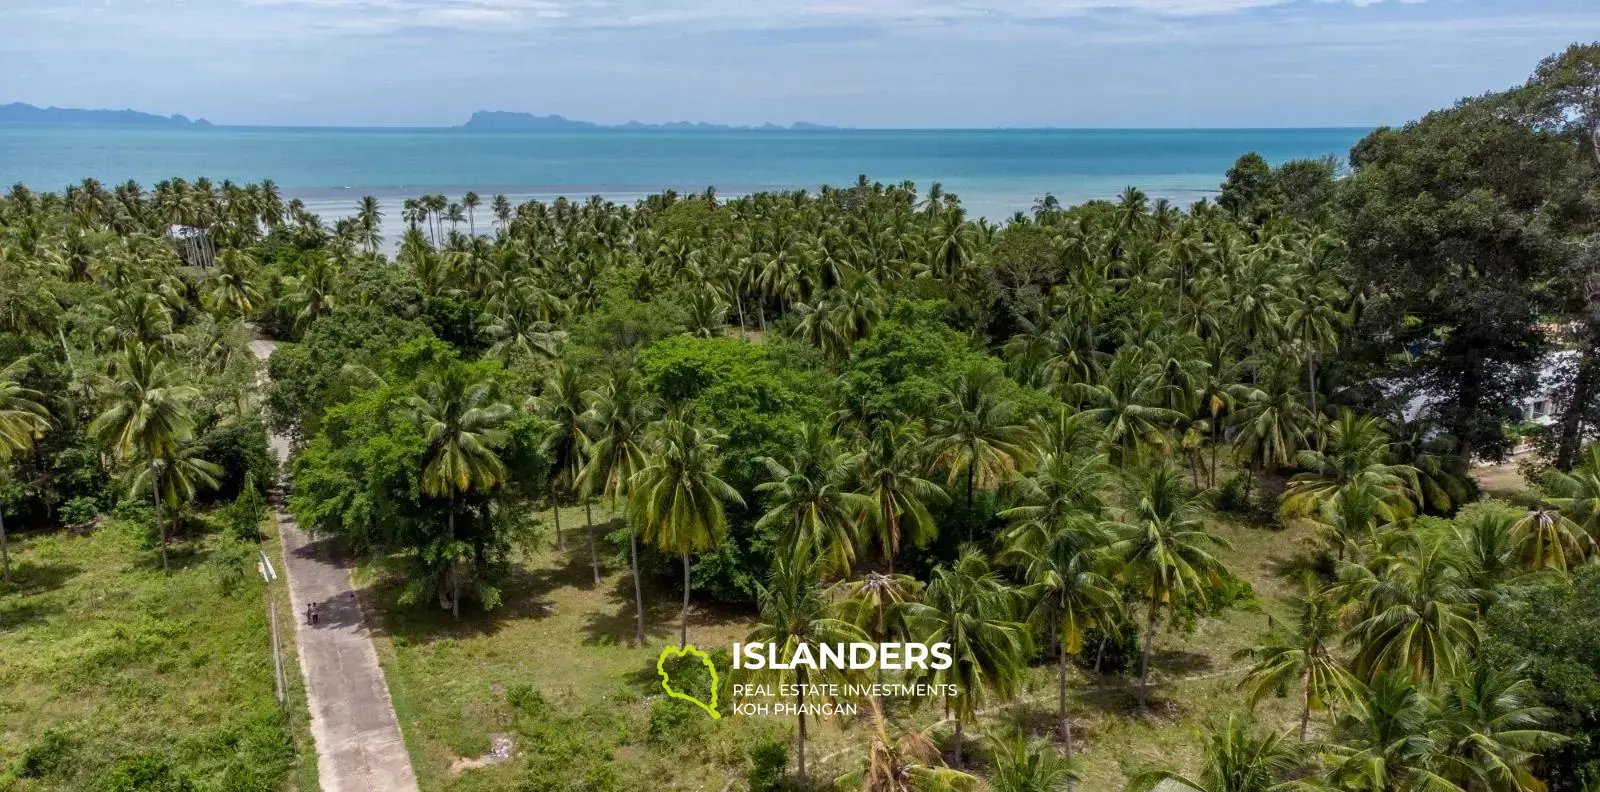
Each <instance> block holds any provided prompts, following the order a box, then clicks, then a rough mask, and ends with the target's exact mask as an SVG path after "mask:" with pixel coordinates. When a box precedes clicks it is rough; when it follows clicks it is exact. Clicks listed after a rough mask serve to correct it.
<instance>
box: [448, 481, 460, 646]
mask: <svg viewBox="0 0 1600 792" xmlns="http://www.w3.org/2000/svg"><path fill="white" fill-rule="evenodd" d="M448 522H449V524H450V543H451V544H455V541H456V499H455V498H451V499H450V516H449V518H448ZM451 552H454V551H453V550H452V551H451ZM450 617H451V618H453V619H455V620H456V621H461V564H460V562H458V561H456V560H455V559H451V560H450Z"/></svg>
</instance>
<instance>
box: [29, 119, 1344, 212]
mask: <svg viewBox="0 0 1600 792" xmlns="http://www.w3.org/2000/svg"><path fill="white" fill-rule="evenodd" d="M1366 131H1367V130H1364V129H1229V130H1025V131H1024V130H1017V131H1013V130H992V131H987V130H986V131H973V130H956V131H938V130H928V131H889V130H883V131H877V130H874V131H854V130H852V131H822V132H775V131H774V132H621V131H605V132H584V133H566V132H528V133H489V132H464V131H459V130H447V129H381V130H373V129H283V128H273V129H268V128H227V127H224V128H212V129H140V128H110V127H23V126H10V127H8V126H0V184H3V185H9V184H12V183H15V182H21V183H23V184H26V185H28V186H29V187H32V188H35V189H40V190H59V189H61V188H62V187H63V186H65V185H67V184H69V183H73V182H77V181H79V180H81V179H83V178H85V177H94V178H96V179H99V180H101V181H102V182H105V183H107V184H108V185H110V184H115V183H120V182H123V181H126V180H128V179H135V180H137V181H139V182H141V183H142V184H144V185H145V186H146V187H148V186H149V185H151V184H153V183H155V182H156V181H159V180H161V179H166V178H171V177H173V176H183V177H186V178H190V179H192V178H194V177H197V176H208V177H210V178H211V179H212V180H214V181H221V180H222V179H232V180H234V181H236V182H251V181H260V180H262V179H272V180H274V181H276V182H277V183H278V185H279V187H280V188H281V189H282V191H283V193H284V194H285V195H286V196H288V197H298V198H302V199H304V200H306V202H307V204H308V205H309V206H310V207H311V208H312V209H313V210H315V211H318V212H320V213H322V214H324V215H325V216H330V217H331V216H339V215H344V214H348V213H349V212H350V211H351V210H352V209H353V207H354V205H355V202H356V200H357V199H358V198H359V197H361V196H362V195H369V194H370V195H377V196H378V197H379V198H380V199H385V200H384V203H385V206H384V210H385V212H386V213H393V214H398V212H399V208H400V207H399V206H398V203H399V199H400V198H403V197H410V196H415V195H418V194H421V193H424V192H443V193H446V194H449V195H452V196H459V195H460V194H462V193H465V192H466V191H467V190H476V191H478V192H479V193H481V194H483V195H484V197H485V199H487V198H488V197H489V196H490V195H492V194H493V193H505V194H507V195H509V196H512V197H514V198H519V199H524V198H528V197H539V198H546V199H548V198H553V197H555V196H557V195H567V196H569V197H587V196H590V195H603V196H606V197H608V198H613V199H618V200H633V199H637V198H639V197H642V196H644V195H648V194H650V193H652V192H657V191H660V190H662V189H666V188H673V189H677V190H680V191H690V190H701V189H704V188H705V187H707V186H711V185H715V186H716V187H717V189H718V191H719V193H720V194H723V195H738V194H743V193H748V192H754V191H757V190H765V189H784V188H796V187H806V188H815V187H817V186H820V185H823V184H833V185H846V184H850V183H852V182H854V181H855V179H856V176H857V175H859V174H866V175H867V176H869V177H870V178H872V179H873V180H875V181H883V182H899V181H902V180H906V179H910V180H912V181H915V182H916V183H917V184H918V186H919V187H921V188H924V189H925V188H926V187H927V185H929V184H931V183H932V182H935V181H939V182H943V183H944V186H945V187H946V188H947V189H948V190H949V191H951V192H954V193H956V194H958V195H959V196H960V197H961V198H962V201H963V203H964V204H965V205H966V206H967V207H968V209H969V210H970V211H972V212H973V213H974V214H978V215H982V216H986V217H990V218H992V219H1000V218H1003V217H1006V216H1009V215H1010V214H1011V213H1012V212H1014V211H1016V210H1019V209H1023V210H1025V209H1028V208H1029V207H1030V206H1032V204H1033V202H1034V201H1035V200H1036V199H1038V198H1039V197H1041V196H1043V195H1044V194H1045V193H1053V194H1054V195H1055V196H1056V197H1057V198H1059V199H1060V200H1061V201H1062V202H1064V203H1073V202H1078V201H1082V200H1086V199H1089V198H1097V197H1110V196H1113V195H1115V194H1116V193H1117V192H1119V191H1120V190H1121V189H1122V188H1123V187H1125V186H1127V185H1130V184H1131V185H1137V186H1139V187H1141V188H1143V189H1144V190H1145V191H1146V192H1147V193H1150V194H1151V195H1152V196H1156V197H1166V198H1171V199H1173V200H1174V201H1178V202H1181V203H1189V202H1191V201H1193V200H1196V199H1198V198H1200V197H1201V196H1203V195H1206V194H1208V193H1210V192H1211V191H1214V190H1215V189H1216V188H1217V186H1218V184H1219V183H1220V182H1221V181H1222V178H1223V174H1224V173H1225V172H1226V171H1227V169H1228V166H1229V165H1231V164H1232V163H1233V161H1234V159H1235V158H1237V157H1238V156H1239V155H1240V154H1243V153H1245V152H1246V151H1252V150H1254V151H1257V152H1260V153H1261V154H1262V156H1264V157H1266V158H1267V159H1268V160H1269V161H1271V162H1274V163H1276V162H1281V161H1283V160H1287V159H1295V158H1302V157H1321V156H1325V155H1329V154H1332V155H1335V156H1338V157H1340V158H1343V157H1344V156H1345V155H1346V154H1347V153H1348V152H1349V150H1350V147H1351V145H1352V144H1354V143H1355V142H1356V141H1357V140H1359V139H1360V138H1361V137H1362V136H1363V135H1364V134H1365V133H1366ZM391 203H392V204H393V205H392V206H391V205H389V204H391Z"/></svg>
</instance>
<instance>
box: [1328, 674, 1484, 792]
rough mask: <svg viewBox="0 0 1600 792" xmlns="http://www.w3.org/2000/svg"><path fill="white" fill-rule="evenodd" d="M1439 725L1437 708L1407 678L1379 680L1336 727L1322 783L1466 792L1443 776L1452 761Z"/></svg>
mask: <svg viewBox="0 0 1600 792" xmlns="http://www.w3.org/2000/svg"><path fill="white" fill-rule="evenodd" d="M1436 725H1437V724H1436V722H1435V718H1434V706H1433V702H1431V701H1429V700H1428V696H1427V694H1426V692H1425V691H1423V690H1422V689H1421V688H1420V687H1418V686H1417V685H1416V683H1415V682H1413V681H1412V680H1411V678H1410V676H1409V675H1407V674H1403V673H1400V674H1380V675H1378V676H1377V677H1375V678H1374V679H1373V680H1372V684H1371V686H1370V687H1369V688H1368V690H1367V694H1366V695H1365V696H1364V697H1363V699H1362V702H1361V705H1360V706H1356V707H1352V708H1350V710H1348V711H1347V712H1346V713H1345V714H1344V715H1343V716H1342V717H1340V718H1339V722H1338V724H1337V725H1336V726H1335V727H1334V736H1333V739H1332V740H1330V741H1329V742H1328V743H1327V744H1326V745H1325V747H1324V752H1325V753H1326V756H1325V757H1324V760H1323V761H1324V763H1325V764H1326V765H1327V768H1326V770H1325V772H1324V774H1323V778H1324V781H1325V782H1326V783H1327V784H1328V785H1329V786H1332V787H1333V788H1335V789H1352V790H1371V792H1389V791H1390V790H1393V791H1394V792H1467V791H1466V790H1465V789H1463V788H1462V787H1461V786H1459V785H1457V784H1456V783H1455V782H1453V781H1451V780H1450V779H1449V778H1447V777H1446V776H1445V775H1444V774H1443V771H1444V770H1445V767H1446V765H1447V764H1450V757H1449V754H1448V753H1447V748H1446V745H1445V743H1444V742H1443V741H1442V740H1441V737H1442V735H1441V734H1440V733H1439V732H1438V730H1437V729H1436Z"/></svg>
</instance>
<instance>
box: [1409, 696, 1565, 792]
mask: <svg viewBox="0 0 1600 792" xmlns="http://www.w3.org/2000/svg"><path fill="white" fill-rule="evenodd" d="M1534 695H1535V694H1534V691H1533V689H1532V685H1530V684H1529V683H1528V681H1527V680H1525V679H1517V678H1515V677H1512V676H1510V675H1508V674H1506V673H1505V672H1503V671H1499V670H1496V669H1493V668H1490V667H1489V666H1487V665H1481V664H1480V665H1474V666H1473V667H1472V668H1470V669H1468V670H1467V671H1466V672H1465V673H1462V674H1458V675H1456V676H1455V677H1454V678H1453V679H1451V680H1450V684H1449V685H1447V686H1446V687H1445V689H1444V690H1443V691H1442V692H1441V693H1440V695H1439V701H1438V720H1439V729H1438V732H1439V736H1438V740H1439V743H1440V744H1441V747H1442V748H1443V751H1444V753H1445V755H1446V756H1447V757H1449V758H1448V760H1447V761H1446V762H1445V765H1444V768H1443V773H1442V774H1443V775H1444V776H1446V777H1447V778H1450V779H1451V780H1453V781H1455V782H1456V783H1457V784H1460V785H1461V786H1462V787H1463V788H1465V789H1469V790H1478V789H1483V790H1494V791H1495V792H1539V791H1540V790H1543V789H1545V785H1544V783H1543V782H1542V781H1540V780H1538V779H1537V778H1535V777H1534V775H1533V772H1532V769H1531V765H1532V764H1533V761H1534V759H1536V758H1537V757H1538V753H1539V752H1540V751H1542V750H1545V749H1548V748H1554V747H1556V746H1559V745H1561V744H1562V743H1565V742H1567V739H1568V738H1566V737H1563V736H1562V735H1560V734H1556V733H1554V732H1550V731H1545V730H1543V729H1540V728H1539V726H1541V725H1542V724H1545V723H1549V722H1551V721H1553V720H1554V719H1555V713H1554V712H1553V711H1551V710H1549V709H1546V708H1544V707H1538V706H1534V705H1533V704H1531V703H1530V702H1531V701H1532V700H1533V698H1534Z"/></svg>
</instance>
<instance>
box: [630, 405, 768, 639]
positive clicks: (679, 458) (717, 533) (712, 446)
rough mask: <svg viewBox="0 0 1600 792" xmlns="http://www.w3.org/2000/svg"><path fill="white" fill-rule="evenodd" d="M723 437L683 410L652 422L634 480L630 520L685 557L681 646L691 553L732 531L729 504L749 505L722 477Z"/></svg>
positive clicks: (647, 537) (649, 537)
mask: <svg viewBox="0 0 1600 792" xmlns="http://www.w3.org/2000/svg"><path fill="white" fill-rule="evenodd" d="M723 439H724V438H723V435H721V434H718V433H717V432H716V431H715V430H712V429H709V428H702V427H699V426H696V425H695V424H693V423H692V422H691V421H690V419H689V417H688V416H687V415H686V414H684V413H683V412H677V413H674V414H672V415H669V416H668V417H666V418H663V419H662V420H659V421H656V422H655V423H654V424H652V425H651V426H650V429H649V432H648V435H647V438H646V442H645V447H646V448H647V449H648V454H649V456H648V457H647V459H648V463H647V464H646V466H645V467H644V468H642V469H640V470H639V472H638V473H635V474H634V476H633V478H632V479H631V480H629V482H628V489H629V492H630V496H629V499H628V514H629V519H631V520H633V521H635V522H636V523H637V524H638V525H639V526H640V529H641V530H640V532H641V533H642V534H643V535H644V540H645V541H646V542H650V543H652V544H654V545H655V546H656V547H659V548H661V550H662V551H663V552H667V553H671V554H673V555H677V556H679V557H680V558H682V559H683V626H682V634H681V636H680V638H679V642H678V645H679V646H680V647H683V646H687V645H688V644H689V593H690V581H689V556H690V554H692V553H694V552H697V551H702V550H709V549H711V548H712V547H715V546H716V545H717V544H718V543H720V542H721V541H722V540H723V538H724V537H725V536H726V535H727V531H728V517H727V513H726V511H725V510H724V504H725V503H735V504H738V505H740V506H743V505H744V498H742V497H740V496H739V492H738V490H735V489H734V488H733V487H730V486H728V484H727V483H726V482H724V481H723V480H722V479H720V478H718V477H717V445H718V443H720V442H722V440H723Z"/></svg>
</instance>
